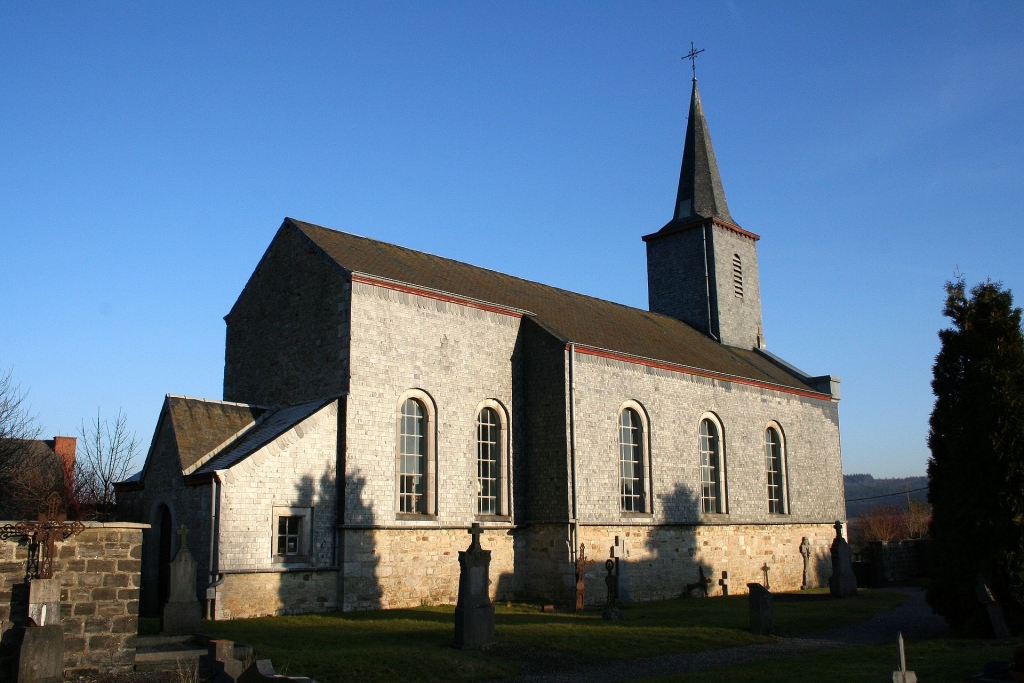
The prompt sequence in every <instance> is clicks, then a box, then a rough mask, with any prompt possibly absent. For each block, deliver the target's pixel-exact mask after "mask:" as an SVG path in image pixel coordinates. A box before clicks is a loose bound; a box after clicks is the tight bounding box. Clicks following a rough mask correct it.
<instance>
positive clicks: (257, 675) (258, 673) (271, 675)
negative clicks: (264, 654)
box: [237, 659, 316, 683]
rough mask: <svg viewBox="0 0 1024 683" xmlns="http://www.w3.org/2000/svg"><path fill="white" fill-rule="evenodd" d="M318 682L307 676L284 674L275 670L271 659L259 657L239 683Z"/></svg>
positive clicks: (239, 679) (243, 674)
mask: <svg viewBox="0 0 1024 683" xmlns="http://www.w3.org/2000/svg"><path fill="white" fill-rule="evenodd" d="M288 681H291V682H292V683H316V681H314V680H313V679H312V678H307V677H305V676H282V675H281V674H279V673H277V672H275V671H274V665H273V664H272V663H271V662H270V660H269V659H257V660H256V661H255V662H253V663H252V664H251V665H250V666H249V668H248V669H246V670H245V671H244V672H243V673H242V675H241V676H240V677H239V678H238V682H237V683H287V682H288Z"/></svg>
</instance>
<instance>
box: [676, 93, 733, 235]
mask: <svg viewBox="0 0 1024 683" xmlns="http://www.w3.org/2000/svg"><path fill="white" fill-rule="evenodd" d="M702 218H720V219H721V220H724V221H728V222H729V223H733V224H735V223H734V221H733V219H732V216H730V215H729V205H728V204H727V203H726V201H725V190H724V189H722V177H721V176H720V175H719V173H718V162H717V161H716V160H715V150H714V148H713V147H712V146H711V132H710V131H709V130H708V122H707V120H706V119H705V118H704V108H703V107H702V106H701V103H700V92H699V91H698V90H697V79H696V78H694V79H693V92H692V93H691V95H690V116H689V120H688V121H687V123H686V143H685V145H684V147H683V167H682V169H681V170H680V171H679V192H678V193H677V194H676V210H675V213H674V215H673V216H672V219H673V221H679V222H684V223H688V222H691V221H696V220H700V219H702Z"/></svg>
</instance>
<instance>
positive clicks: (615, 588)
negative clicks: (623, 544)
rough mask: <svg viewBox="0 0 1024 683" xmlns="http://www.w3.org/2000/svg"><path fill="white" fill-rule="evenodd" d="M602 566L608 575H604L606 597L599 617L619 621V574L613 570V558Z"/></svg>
mask: <svg viewBox="0 0 1024 683" xmlns="http://www.w3.org/2000/svg"><path fill="white" fill-rule="evenodd" d="M604 568H605V571H607V572H608V576H606V577H604V585H605V586H607V587H608V597H607V598H606V599H605V607H604V612H602V613H601V618H602V619H604V620H605V621H620V620H621V619H622V612H621V611H619V576H618V574H617V573H616V571H615V560H608V561H607V562H605V563H604Z"/></svg>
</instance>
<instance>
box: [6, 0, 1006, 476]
mask: <svg viewBox="0 0 1024 683" xmlns="http://www.w3.org/2000/svg"><path fill="white" fill-rule="evenodd" d="M691 40H693V41H695V42H696V43H697V46H698V47H703V48H705V49H706V52H705V53H704V54H703V55H701V57H700V58H699V60H698V77H699V79H700V88H701V95H702V99H703V103H704V108H705V112H706V114H707V116H708V121H709V125H710V128H711V132H712V136H713V140H714V143H715V150H716V153H717V156H718V161H719V166H720V168H721V171H722V176H723V181H724V184H725V189H726V193H727V196H728V199H729V205H730V209H731V211H732V215H733V217H734V218H735V219H736V220H737V222H738V223H739V224H740V225H742V226H743V227H745V228H747V229H748V230H751V231H754V232H756V233H758V234H760V235H761V236H762V240H761V242H760V243H759V259H760V268H761V278H762V282H761V287H762V296H763V301H764V318H765V334H766V337H767V340H768V347H769V349H770V350H772V351H773V352H775V353H776V354H779V355H781V356H782V357H784V358H786V359H787V360H789V361H791V362H792V363H794V364H795V365H797V366H798V367H801V368H803V369H805V370H807V371H808V372H811V373H814V374H825V373H831V374H835V375H838V376H840V377H841V378H842V379H843V385H842V387H843V388H842V391H843V401H842V404H841V408H840V411H841V420H842V430H843V431H842V436H843V457H844V469H845V471H846V472H870V473H872V474H874V475H875V476H903V475H912V474H922V473H923V472H924V467H925V462H926V459H927V448H926V446H925V435H926V433H927V418H928V413H929V411H930V409H931V404H932V396H931V391H930V387H929V381H930V377H931V363H932V361H933V358H934V355H935V353H936V351H937V349H938V342H937V338H936V331H937V330H938V329H939V328H940V327H941V326H943V325H944V324H945V320H944V319H943V318H942V316H941V307H942V297H943V289H942V286H943V282H944V281H945V280H947V279H949V278H950V277H951V276H952V275H953V273H954V270H955V269H956V268H959V269H960V271H962V272H963V273H964V274H965V276H966V278H967V280H968V281H969V282H971V283H973V282H977V281H979V280H983V279H985V278H992V279H994V280H1001V281H1003V282H1004V283H1005V284H1006V285H1007V286H1009V287H1011V288H1013V289H1014V291H1015V292H1018V293H1020V295H1019V296H1018V302H1019V303H1024V298H1022V297H1024V269H1022V265H1021V264H1022V257H1024V247H1022V239H1021V237H1022V227H1024V136H1022V131H1024V3H1019V2H1002V3H985V2H970V3H961V2H956V3H940V2H929V3H925V2H903V3H882V2H877V3H867V2H865V3H829V4H824V3H757V4H755V3H742V2H721V3H714V2H708V3H678V2H675V3H649V2H630V3H598V2H584V3H568V2H562V3H549V2H535V3H528V2H515V3H511V2H505V3H497V2H482V3H479V2H458V3H441V2H422V3H411V2H410V3H388V2H367V3H323V4H312V3H276V4H275V3H241V2H238V3H224V2H219V3H173V4H172V3H160V2H147V3H110V2H91V3H56V2H55V3H3V4H0V150H2V151H0V159H2V160H3V164H2V165H0V240H2V241H0V320H2V321H3V322H2V324H0V367H2V368H8V369H13V371H14V375H15V377H16V379H17V380H18V381H20V382H21V384H22V386H23V388H26V389H30V402H31V404H32V408H33V410H34V412H35V413H36V414H38V416H39V420H40V422H41V424H42V425H43V426H44V428H45V430H46V434H48V435H50V434H57V433H59V434H74V433H75V432H76V431H77V429H78V427H79V425H80V423H81V420H82V418H88V417H89V416H90V415H94V414H95V411H96V409H97V407H99V408H100V409H102V411H103V413H104V414H106V415H113V414H114V413H116V412H117V410H118V409H121V408H123V409H124V410H125V412H126V413H127V414H128V417H129V420H130V424H131V427H132V428H133V429H134V430H136V431H137V432H138V434H139V436H140V437H141V438H142V440H143V441H144V443H145V444H147V445H148V442H149V439H150V437H151V435H152V431H153V428H154V426H155V422H156V418H157V413H158V411H159V408H160V404H161V401H162V397H163V395H164V394H165V393H177V394H185V395H190V396H203V397H212V398H219V397H220V396H221V379H222V372H223V357H224V356H223V354H224V349H223V343H224V324H223V320H222V317H223V316H224V314H226V313H227V312H228V310H229V309H230V307H231V304H232V303H233V301H234V298H235V297H236V296H237V294H238V293H239V292H240V291H241V288H242V286H243V285H244V283H245V281H246V279H247V278H248V276H249V275H250V273H251V272H252V270H253V268H254V267H255V265H256V263H257V261H258V260H259V258H260V255H261V254H262V252H263V250H264V249H265V248H266V246H267V244H268V243H269V241H270V239H271V237H272V236H273V234H274V232H275V230H276V229H277V227H278V226H279V225H280V223H281V220H282V218H284V217H285V216H294V217H296V218H300V219H303V220H307V221H311V222H314V223H319V224H322V225H327V226H330V227H334V228H338V229H342V230H347V231H350V232H354V233H357V234H360V235H366V236H369V237H374V238H378V239H382V240H386V241H390V242H394V243H396V244H401V245H403V246H408V247H413V248H416V249H421V250H424V251H428V252H432V253H436V254H441V255H444V256H448V257H452V258H456V259H460V260H463V261H467V262H470V263H474V264H478V265H482V266H486V267H489V268H493V269H497V270H501V271H504V272H508V273H512V274H515V275H518V276H522V277H526V278H530V279H534V280H538V281H541V282H545V283H548V284H552V285H557V286H560V287H565V288H568V289H572V290H575V291H579V292H583V293H586V294H591V295H595V296H599V297H603V298H607V299H611V300H613V301H618V302H622V303H625V304H629V305H633V306H638V307H644V308H645V307H646V303H647V292H646V271H645V258H644V248H643V243H642V242H641V240H640V237H641V235H644V234H648V233H650V232H653V231H655V230H657V229H658V228H660V227H661V226H662V225H663V224H664V223H665V222H666V221H667V220H668V219H669V218H670V216H671V209H672V204H673V200H674V198H675V187H676V183H677V180H678V172H679V161H680V156H681V152H682V144H683V134H684V129H685V125H686V110H687V107H688V98H689V78H690V71H689V65H688V63H684V62H682V61H681V60H680V56H681V55H682V54H684V53H685V52H686V51H687V50H688V49H689V45H690V41H691Z"/></svg>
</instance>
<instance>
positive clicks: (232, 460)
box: [195, 397, 337, 475]
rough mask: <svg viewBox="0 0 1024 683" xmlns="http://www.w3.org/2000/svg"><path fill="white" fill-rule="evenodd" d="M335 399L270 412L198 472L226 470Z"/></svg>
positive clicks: (206, 472) (197, 472)
mask: <svg viewBox="0 0 1024 683" xmlns="http://www.w3.org/2000/svg"><path fill="white" fill-rule="evenodd" d="M336 400H337V398H336V397H332V398H328V399H322V400H319V401H314V402H312V403H302V404H300V405H295V406H288V407H287V408H281V409H280V410H277V411H275V412H273V413H271V414H270V415H267V416H266V417H265V418H264V419H263V421H262V422H260V423H259V424H258V425H256V427H254V428H253V429H250V430H249V431H248V432H246V433H245V434H243V435H242V436H241V437H240V438H239V439H238V440H237V441H235V442H234V443H233V444H231V445H230V446H228V447H227V448H225V449H224V450H222V451H221V452H220V453H218V454H217V455H215V456H214V457H212V458H211V459H210V461H209V462H207V463H206V464H204V465H203V466H202V467H200V468H199V469H198V470H196V472H195V474H196V475H205V474H210V473H212V472H213V471H214V470H226V469H228V468H230V467H232V466H234V465H236V464H238V463H239V462H241V461H242V460H244V459H245V458H247V457H249V456H250V455H252V454H253V453H255V452H256V451H258V450H259V449H261V448H263V447H264V446H266V445H267V444H268V443H270V442H271V441H273V440H274V439H276V438H277V437H279V436H281V435H282V434H284V433H285V432H287V431H288V430H289V429H291V428H293V427H295V426H296V425H297V424H299V423H300V422H302V421H303V420H305V419H306V418H308V417H309V416H311V415H313V414H314V413H316V412H317V411H319V410H320V409H321V408H323V407H324V406H326V405H327V404H329V403H332V402H333V401H336Z"/></svg>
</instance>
